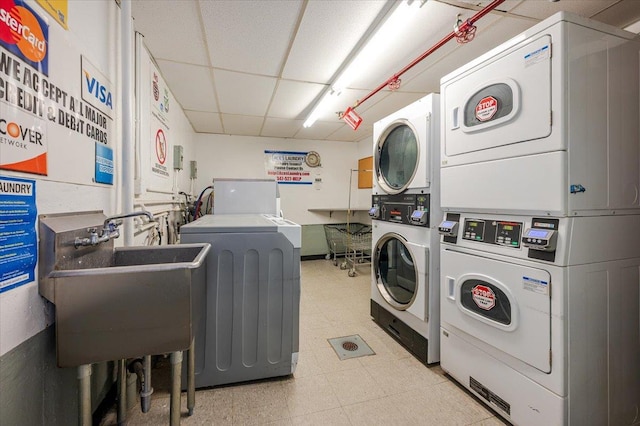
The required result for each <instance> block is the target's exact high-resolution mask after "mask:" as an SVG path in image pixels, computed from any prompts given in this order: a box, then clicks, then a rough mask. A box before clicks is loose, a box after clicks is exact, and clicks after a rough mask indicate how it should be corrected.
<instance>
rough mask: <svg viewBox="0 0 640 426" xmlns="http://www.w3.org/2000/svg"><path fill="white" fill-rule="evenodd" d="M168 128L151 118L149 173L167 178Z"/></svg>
mask: <svg viewBox="0 0 640 426" xmlns="http://www.w3.org/2000/svg"><path fill="white" fill-rule="evenodd" d="M168 130H169V128H168V127H166V126H164V125H163V124H162V122H161V121H160V120H159V119H157V118H156V117H155V116H153V117H152V118H151V147H150V148H151V149H150V151H151V172H153V174H155V175H156V176H162V177H163V178H169V167H168V164H169V162H168V161H167V157H168V155H169V144H168V143H167V133H168V132H167V131H168Z"/></svg>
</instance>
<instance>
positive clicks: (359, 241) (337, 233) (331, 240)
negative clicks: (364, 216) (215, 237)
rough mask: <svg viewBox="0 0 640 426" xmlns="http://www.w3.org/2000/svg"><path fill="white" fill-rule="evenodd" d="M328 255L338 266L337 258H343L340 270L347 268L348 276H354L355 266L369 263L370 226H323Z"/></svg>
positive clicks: (355, 224) (340, 224) (336, 224)
mask: <svg viewBox="0 0 640 426" xmlns="http://www.w3.org/2000/svg"><path fill="white" fill-rule="evenodd" d="M324 231H325V235H326V237H327V245H328V246H329V254H327V259H333V264H334V265H336V266H338V257H343V258H344V261H343V262H342V263H340V269H347V268H349V276H350V277H354V276H355V274H356V270H355V267H356V264H370V263H371V226H370V225H365V224H362V223H331V224H327V225H324Z"/></svg>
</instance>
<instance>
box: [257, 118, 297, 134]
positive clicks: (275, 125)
mask: <svg viewBox="0 0 640 426" xmlns="http://www.w3.org/2000/svg"><path fill="white" fill-rule="evenodd" d="M303 122H304V120H287V119H282V118H269V117H268V118H267V119H265V121H264V126H262V132H261V133H260V136H269V137H274V138H292V137H293V136H294V135H295V134H296V132H298V130H300V128H302V123H303Z"/></svg>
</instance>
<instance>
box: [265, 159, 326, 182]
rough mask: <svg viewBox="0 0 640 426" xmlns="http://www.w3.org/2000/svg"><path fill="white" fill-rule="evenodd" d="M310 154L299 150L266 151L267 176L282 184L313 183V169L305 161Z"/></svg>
mask: <svg viewBox="0 0 640 426" xmlns="http://www.w3.org/2000/svg"><path fill="white" fill-rule="evenodd" d="M308 154H309V153H308V152H299V151H265V152H264V167H265V170H266V172H267V176H269V177H270V178H275V179H276V181H277V182H278V183H282V184H292V185H311V184H313V181H314V179H313V177H312V176H311V169H310V168H309V166H308V164H307V163H306V161H305V160H306V159H307V155H308Z"/></svg>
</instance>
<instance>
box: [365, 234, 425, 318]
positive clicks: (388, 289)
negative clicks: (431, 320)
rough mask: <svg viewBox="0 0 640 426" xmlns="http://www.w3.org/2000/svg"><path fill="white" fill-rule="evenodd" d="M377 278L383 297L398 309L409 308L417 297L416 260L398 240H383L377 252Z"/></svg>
mask: <svg viewBox="0 0 640 426" xmlns="http://www.w3.org/2000/svg"><path fill="white" fill-rule="evenodd" d="M375 267H376V276H377V281H378V289H379V290H380V293H381V294H382V296H383V297H384V298H385V300H387V301H388V302H389V304H390V305H392V306H393V307H395V308H396V309H406V308H408V307H409V306H410V305H411V303H412V302H413V300H414V299H415V296H416V289H417V274H416V267H415V265H414V259H413V256H412V255H411V252H410V251H409V249H408V248H407V246H406V245H404V243H403V242H402V241H401V240H399V239H397V238H393V237H392V238H388V239H384V240H381V244H379V246H378V247H377V250H376V265H375Z"/></svg>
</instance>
